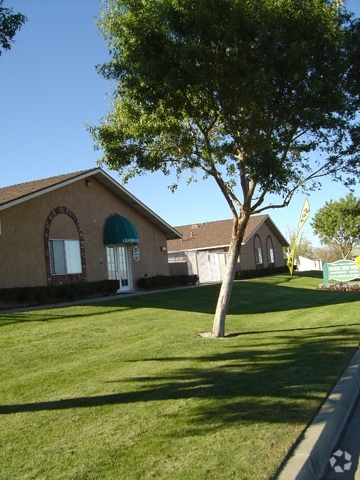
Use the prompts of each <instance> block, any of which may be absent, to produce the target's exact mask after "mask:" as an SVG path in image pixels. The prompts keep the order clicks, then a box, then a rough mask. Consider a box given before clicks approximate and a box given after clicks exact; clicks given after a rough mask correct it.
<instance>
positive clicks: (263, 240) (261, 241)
mask: <svg viewBox="0 0 360 480" xmlns="http://www.w3.org/2000/svg"><path fill="white" fill-rule="evenodd" d="M269 238H270V239H271V240H272V246H273V249H274V260H275V262H274V263H269V260H268V254H267V246H268V245H270V242H269ZM255 246H256V247H258V246H261V251H262V259H263V263H262V264H261V265H256V263H255ZM241 252H242V253H241V256H240V269H241V270H254V269H256V268H265V267H268V266H269V265H271V266H275V267H283V266H284V265H285V260H284V254H283V249H282V245H281V244H280V242H279V241H278V240H277V238H276V235H275V234H274V233H273V232H272V231H271V230H270V228H269V227H268V226H267V225H266V224H263V225H261V227H260V228H259V230H258V231H257V232H256V236H255V235H252V236H251V237H250V238H249V239H248V241H247V242H246V244H245V245H242V246H241Z"/></svg>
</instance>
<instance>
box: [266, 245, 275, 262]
mask: <svg viewBox="0 0 360 480" xmlns="http://www.w3.org/2000/svg"><path fill="white" fill-rule="evenodd" d="M268 263H275V255H274V249H273V248H272V247H269V248H268Z"/></svg>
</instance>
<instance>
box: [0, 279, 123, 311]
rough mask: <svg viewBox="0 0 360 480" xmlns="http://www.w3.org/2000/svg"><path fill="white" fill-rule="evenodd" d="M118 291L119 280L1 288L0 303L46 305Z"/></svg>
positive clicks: (111, 293)
mask: <svg viewBox="0 0 360 480" xmlns="http://www.w3.org/2000/svg"><path fill="white" fill-rule="evenodd" d="M118 290H119V280H101V281H99V282H83V283H69V284H63V285H49V286H37V287H16V288H1V289H0V303H1V304H3V305H4V306H5V307H6V305H11V306H14V305H19V306H20V305H22V306H27V305H46V304H48V303H55V302H69V301H74V300H80V299H86V298H91V297H101V296H106V295H113V294H114V293H116V292H117V291H118Z"/></svg>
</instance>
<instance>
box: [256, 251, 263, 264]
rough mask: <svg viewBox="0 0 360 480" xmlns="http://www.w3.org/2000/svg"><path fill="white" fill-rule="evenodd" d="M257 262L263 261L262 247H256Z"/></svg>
mask: <svg viewBox="0 0 360 480" xmlns="http://www.w3.org/2000/svg"><path fill="white" fill-rule="evenodd" d="M255 262H256V265H260V264H262V263H263V259H262V252H261V248H255Z"/></svg>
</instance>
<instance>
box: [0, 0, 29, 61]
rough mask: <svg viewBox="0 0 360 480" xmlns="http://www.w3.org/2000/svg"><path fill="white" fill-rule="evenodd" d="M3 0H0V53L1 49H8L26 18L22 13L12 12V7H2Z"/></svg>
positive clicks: (0, 52)
mask: <svg viewBox="0 0 360 480" xmlns="http://www.w3.org/2000/svg"><path fill="white" fill-rule="evenodd" d="M3 3H4V0H0V55H1V54H2V50H10V49H11V44H12V43H13V42H14V37H15V34H16V32H17V31H18V30H20V28H21V27H22V25H23V24H24V23H25V22H26V21H27V18H26V17H25V15H23V14H22V13H14V11H13V9H12V8H8V7H2V4H3Z"/></svg>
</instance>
